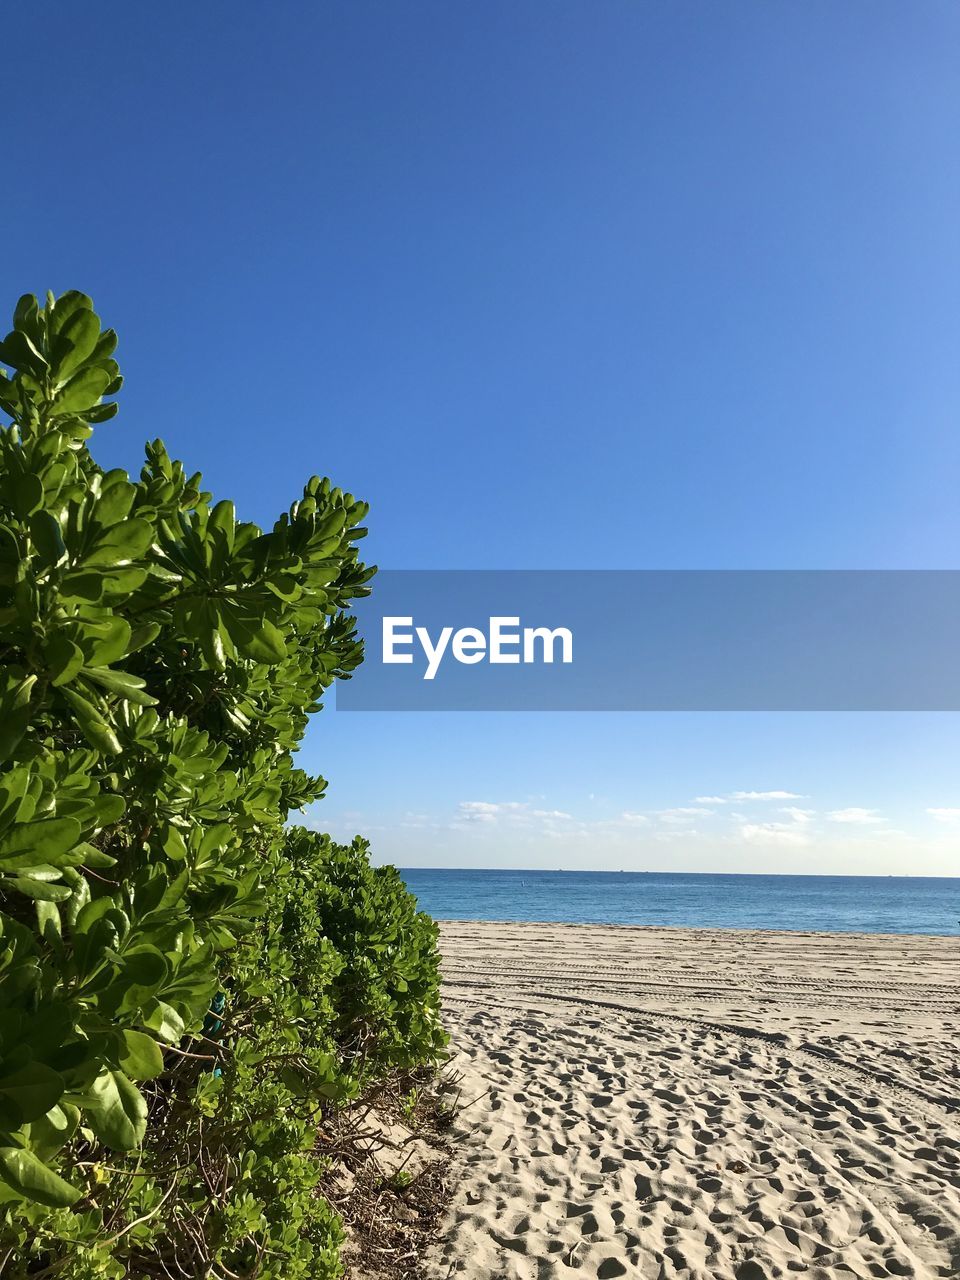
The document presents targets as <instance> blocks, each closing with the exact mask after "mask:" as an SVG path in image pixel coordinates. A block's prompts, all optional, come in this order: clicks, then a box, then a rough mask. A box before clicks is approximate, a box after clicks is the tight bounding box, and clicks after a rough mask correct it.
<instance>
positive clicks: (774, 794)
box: [696, 791, 805, 804]
mask: <svg viewBox="0 0 960 1280" xmlns="http://www.w3.org/2000/svg"><path fill="white" fill-rule="evenodd" d="M803 799H805V797H804V796H801V795H798V793H797V792H796V791H730V792H728V793H727V794H726V795H725V796H697V797H696V803H697V804H729V803H730V801H731V800H733V801H736V800H803Z"/></svg>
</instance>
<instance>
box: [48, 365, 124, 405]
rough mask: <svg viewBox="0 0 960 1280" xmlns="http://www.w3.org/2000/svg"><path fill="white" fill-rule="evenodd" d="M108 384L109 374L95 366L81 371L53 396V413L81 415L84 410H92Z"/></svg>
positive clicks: (109, 380)
mask: <svg viewBox="0 0 960 1280" xmlns="http://www.w3.org/2000/svg"><path fill="white" fill-rule="evenodd" d="M110 382H111V377H110V374H109V373H108V372H107V371H106V370H105V369H99V368H97V367H96V366H91V367H90V368H88V369H81V370H80V372H79V373H77V374H74V376H73V377H72V378H71V379H70V381H69V382H68V383H66V384H65V385H64V386H63V387H61V389H60V390H59V391H58V392H57V394H56V395H55V396H54V400H53V405H54V410H55V412H56V413H58V414H67V413H70V414H74V413H77V414H82V413H83V412H84V410H85V409H92V408H93V407H94V405H95V404H96V403H97V402H98V401H99V400H100V398H101V396H102V395H103V393H104V392H105V391H106V389H107V387H109V385H110Z"/></svg>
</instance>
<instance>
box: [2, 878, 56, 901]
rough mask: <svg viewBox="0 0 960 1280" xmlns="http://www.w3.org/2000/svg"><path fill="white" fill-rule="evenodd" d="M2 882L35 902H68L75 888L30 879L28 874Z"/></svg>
mask: <svg viewBox="0 0 960 1280" xmlns="http://www.w3.org/2000/svg"><path fill="white" fill-rule="evenodd" d="M0 884H3V885H4V886H8V887H9V888H11V889H16V890H17V892H18V893H22V894H23V895H24V897H26V898H33V900H34V901H35V902H66V900H67V898H69V897H70V895H71V894H72V893H73V890H72V889H70V888H68V887H67V886H66V885H65V884H48V883H47V882H46V881H45V880H30V879H28V878H27V877H26V876H17V877H16V878H15V879H13V880H3V881H0Z"/></svg>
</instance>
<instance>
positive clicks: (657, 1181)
mask: <svg viewBox="0 0 960 1280" xmlns="http://www.w3.org/2000/svg"><path fill="white" fill-rule="evenodd" d="M442 947H443V954H444V973H445V988H444V992H445V1007H446V1019H447V1024H448V1027H449V1029H450V1031H451V1034H452V1037H453V1045H454V1049H455V1050H456V1051H457V1058H456V1065H457V1067H458V1068H459V1069H460V1070H461V1071H462V1072H463V1073H464V1082H463V1099H464V1100H465V1101H468V1102H469V1101H470V1100H471V1099H473V1098H476V1099H477V1100H476V1101H474V1102H473V1104H472V1105H471V1106H469V1107H468V1108H467V1109H466V1110H464V1111H463V1112H462V1113H461V1116H460V1119H459V1122H458V1130H457V1134H458V1144H459V1152H460V1155H459V1166H460V1168H459V1179H460V1180H459V1184H458V1189H457V1192H456V1195H455V1198H454V1202H453V1204H452V1206H451V1209H450V1212H449V1215H448V1221H447V1224H446V1232H445V1236H444V1240H443V1244H442V1246H441V1247H440V1248H439V1249H438V1250H437V1253H436V1256H435V1257H434V1259H433V1260H432V1270H433V1271H434V1272H435V1274H436V1276H437V1277H444V1276H448V1275H449V1276H453V1275H462V1276H465V1277H470V1278H471V1280H472V1278H474V1277H475V1278H476V1280H534V1278H535V1280H546V1278H547V1277H565V1276H568V1275H570V1276H572V1275H574V1274H579V1275H581V1276H583V1277H584V1278H585V1280H586V1278H588V1277H594V1276H596V1277H598V1278H599V1280H610V1278H611V1277H616V1276H629V1277H642V1278H643V1280H648V1278H649V1280H665V1278H669V1277H674V1276H683V1277H690V1278H691V1280H728V1278H729V1280H771V1278H772V1277H780V1276H784V1277H790V1276H794V1275H797V1276H806V1277H808V1278H809V1280H834V1278H835V1277H857V1278H858V1280H859V1278H860V1277H862V1278H863V1280H874V1278H875V1277H883V1276H914V1277H921V1278H924V1280H926V1278H927V1277H955V1276H960V1044H958V1041H960V1035H958V1033H960V1018H958V1014H960V981H958V980H960V938H932V937H907V936H883V935H868V934H863V935H861V934H800V933H765V932H733V931H718V930H700V929H649V928H616V927H610V926H599V925H598V926H580V925H550V924H488V923H482V924H478V923H448V924H445V925H444V926H443V937H442Z"/></svg>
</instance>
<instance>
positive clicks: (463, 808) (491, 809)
mask: <svg viewBox="0 0 960 1280" xmlns="http://www.w3.org/2000/svg"><path fill="white" fill-rule="evenodd" d="M526 807H527V806H526V805H525V804H522V803H521V802H520V801H519V800H508V801H506V802H504V803H501V804H494V803H492V802H491V801H490V800H461V801H460V812H461V813H464V814H467V813H489V814H492V815H494V816H496V815H497V814H498V813H516V811H517V810H518V809H525V808H526Z"/></svg>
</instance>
